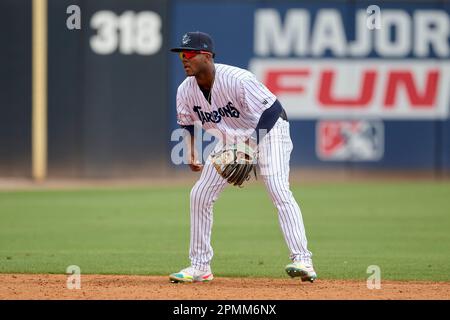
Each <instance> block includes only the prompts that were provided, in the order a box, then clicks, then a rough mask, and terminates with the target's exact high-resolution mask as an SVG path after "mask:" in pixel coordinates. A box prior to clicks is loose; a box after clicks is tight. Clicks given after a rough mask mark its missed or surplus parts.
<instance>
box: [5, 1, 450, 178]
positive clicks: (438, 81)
mask: <svg viewBox="0 0 450 320" xmlns="http://www.w3.org/2000/svg"><path fill="white" fill-rule="evenodd" d="M373 4H375V5H379V7H380V8H381V16H380V17H381V19H380V20H379V21H381V29H376V28H375V29H373V30H371V29H370V28H369V27H368V26H367V23H368V21H369V26H370V25H372V26H373V27H377V25H376V22H377V21H378V20H374V18H375V17H376V11H369V13H368V12H367V11H366V10H367V8H368V6H370V5H373ZM70 5H77V6H79V8H80V9H81V28H80V29H72V30H70V29H68V27H67V19H68V17H69V16H70V15H71V13H67V8H68V7H69V6H70ZM0 11H1V12H2V13H3V16H4V18H3V19H2V21H1V22H0V24H1V26H2V28H0V30H1V31H0V32H2V44H1V46H2V50H0V63H1V64H0V65H1V70H2V72H0V90H1V91H0V92H1V93H2V94H1V95H0V176H24V177H29V176H30V175H31V128H30V127H31V114H32V113H31V3H30V1H26V0H14V1H12V0H4V1H2V2H1V3H0ZM48 30H49V31H48V66H49V67H48V175H49V176H50V177H94V178H95V177H141V176H153V175H154V174H155V170H156V171H157V173H158V174H160V175H161V174H164V172H167V171H168V170H171V169H173V165H171V162H170V151H171V147H172V146H173V145H174V143H176V142H170V134H171V131H172V130H173V129H175V128H176V127H177V125H176V117H175V93H176V88H177V86H178V84H179V83H180V82H181V81H182V80H183V78H184V74H183V70H182V68H181V66H180V62H179V60H178V58H177V57H176V55H173V54H171V53H170V52H169V51H168V49H169V47H170V46H173V45H177V44H178V43H179V41H180V39H181V37H182V35H183V34H184V33H185V32H187V31H194V30H202V31H205V32H208V33H210V34H211V35H212V36H213V38H214V40H215V43H216V48H217V57H216V62H219V63H226V64H232V65H236V66H240V67H243V68H248V69H250V70H251V71H252V72H254V73H255V74H256V75H257V77H258V78H259V79H260V80H261V81H263V82H264V83H265V84H266V85H267V86H268V87H269V88H270V89H271V90H272V91H274V92H275V93H276V94H277V95H278V97H279V99H280V101H281V102H282V104H283V106H284V107H285V108H286V110H287V113H288V117H289V118H290V123H291V134H292V139H293V142H294V151H293V153H292V158H291V161H292V163H293V165H294V166H297V167H302V168H305V167H307V168H309V167H316V168H325V167H326V168H337V169H341V170H355V169H356V170H358V169H374V170H377V169H394V170H395V169H398V170H405V169H407V170H416V169H417V170H434V171H436V172H450V120H449V116H448V114H449V108H450V101H449V99H450V79H449V78H450V61H449V57H450V49H449V48H450V44H449V32H450V2H448V1H413V2H405V1H389V2H378V3H373V2H372V1H234V0H233V1H206V0H197V1H190V0H183V1H181V0H172V1H164V0H158V1H147V0H128V1H121V0H95V1H93V0H71V1H68V0H48ZM3 35H4V36H3ZM184 169H185V168H184V167H183V168H180V170H184Z"/></svg>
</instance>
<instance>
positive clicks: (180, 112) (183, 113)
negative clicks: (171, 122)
mask: <svg viewBox="0 0 450 320" xmlns="http://www.w3.org/2000/svg"><path fill="white" fill-rule="evenodd" d="M177 123H178V124H179V125H180V126H192V125H194V120H193V119H192V116H191V112H190V110H189V105H188V104H187V103H186V100H185V99H184V97H183V90H182V88H181V87H179V88H178V91H177Z"/></svg>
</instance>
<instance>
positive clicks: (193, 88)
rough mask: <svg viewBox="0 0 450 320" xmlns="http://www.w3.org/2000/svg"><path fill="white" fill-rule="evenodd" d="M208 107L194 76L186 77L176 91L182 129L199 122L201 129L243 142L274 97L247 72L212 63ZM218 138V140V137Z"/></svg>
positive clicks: (178, 120)
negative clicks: (211, 81)
mask: <svg viewBox="0 0 450 320" xmlns="http://www.w3.org/2000/svg"><path fill="white" fill-rule="evenodd" d="M215 68H216V74H215V79H214V83H213V86H212V88H211V104H209V102H208V101H207V100H206V98H205V96H204V95H203V93H202V91H201V90H200V87H199V86H198V84H197V81H196V79H195V77H187V78H186V79H185V80H184V81H183V82H182V83H181V84H180V86H179V87H178V91H177V122H178V124H179V125H182V126H189V125H194V122H197V121H201V122H202V126H203V128H204V129H205V130H208V129H218V130H219V131H220V133H221V134H222V135H224V136H226V137H227V139H228V138H231V139H236V138H237V139H244V140H245V139H247V138H248V137H249V136H250V135H251V134H252V133H253V131H254V130H255V128H256V125H257V124H258V121H259V118H260V117H261V114H262V113H263V112H264V110H266V109H267V108H269V107H270V106H272V104H273V103H274V102H275V100H276V96H275V95H274V94H273V93H272V92H270V91H269V89H267V88H266V87H265V86H264V84H262V83H261V82H259V81H258V80H257V79H256V77H255V76H254V75H253V74H252V73H251V72H249V71H247V70H244V69H241V68H238V67H233V66H229V65H225V64H219V63H216V64H215ZM220 138H222V137H220Z"/></svg>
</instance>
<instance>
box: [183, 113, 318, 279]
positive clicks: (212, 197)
mask: <svg viewBox="0 0 450 320" xmlns="http://www.w3.org/2000/svg"><path fill="white" fill-rule="evenodd" d="M258 150H259V161H258V165H259V167H260V173H261V176H262V177H263V179H264V183H265V185H266V188H267V190H268V192H269V194H270V196H271V199H272V201H273V203H274V205H275V207H276V208H277V210H278V220H279V223H280V226H281V230H282V232H283V235H284V239H285V241H286V244H287V246H288V248H289V251H290V258H291V260H292V261H304V262H311V256H312V254H311V252H310V251H308V249H307V240H306V234H305V228H304V226H303V219H302V215H301V211H300V207H299V206H298V204H297V202H296V201H295V199H294V197H293V195H292V192H291V191H290V189H289V159H290V155H291V152H292V141H291V138H290V134H289V122H287V121H284V120H282V119H278V121H277V123H276V124H275V126H274V127H273V128H272V129H271V130H270V131H269V133H268V134H267V135H266V136H265V137H264V138H263V140H262V141H261V143H260V144H259V146H258ZM227 184H228V183H227V181H226V180H225V179H223V178H222V177H221V176H220V175H219V174H218V173H217V171H216V170H215V168H214V166H213V165H212V164H211V162H210V161H206V163H205V166H204V168H203V171H202V174H201V176H200V179H199V180H198V181H197V183H196V184H195V185H194V187H193V188H192V190H191V195H190V203H191V208H190V210H191V239H190V250H189V258H190V259H191V264H192V266H194V267H195V268H197V269H200V270H205V271H206V268H207V267H208V266H209V265H210V262H211V259H212V256H213V249H212V247H211V242H210V241H211V229H212V223H213V204H214V202H215V201H216V200H217V198H218V197H219V195H220V193H221V192H222V190H223V189H224V188H225V186H226V185H227Z"/></svg>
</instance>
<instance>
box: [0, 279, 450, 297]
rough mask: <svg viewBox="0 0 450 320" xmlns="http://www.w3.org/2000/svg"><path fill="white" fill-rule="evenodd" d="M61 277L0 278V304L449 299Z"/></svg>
mask: <svg viewBox="0 0 450 320" xmlns="http://www.w3.org/2000/svg"><path fill="white" fill-rule="evenodd" d="M66 281H67V276H66V275H49V274H35V275H32V274H0V299H2V300H5V299H14V300H23V299H27V300H28V299H44V300H47V299H49V300H52V299H75V300H78V299H83V300H85V299H86V300H90V299H96V300H102V299H126V300H129V299H133V300H135V299H138V300H141V299H145V300H159V299H163V300H181V299H189V300H210V299H213V300H247V299H248V300H252V299H261V300H309V299H319V300H322V299H341V300H346V299H363V300H366V299H370V300H379V299H396V300H411V299H412V300H418V299H424V300H425V299H434V300H450V282H428V281H427V282H425V281H382V283H381V289H373V290H369V289H367V286H366V282H365V281H363V280H360V281H356V280H346V281H344V280H320V279H318V280H317V281H316V282H314V283H309V282H308V283H305V282H300V281H299V280H297V279H264V278H259V279H250V278H216V279H214V281H212V282H210V283H194V284H173V283H170V282H169V281H168V278H167V277H161V276H126V275H82V277H81V288H80V289H72V290H70V289H67V285H66Z"/></svg>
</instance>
